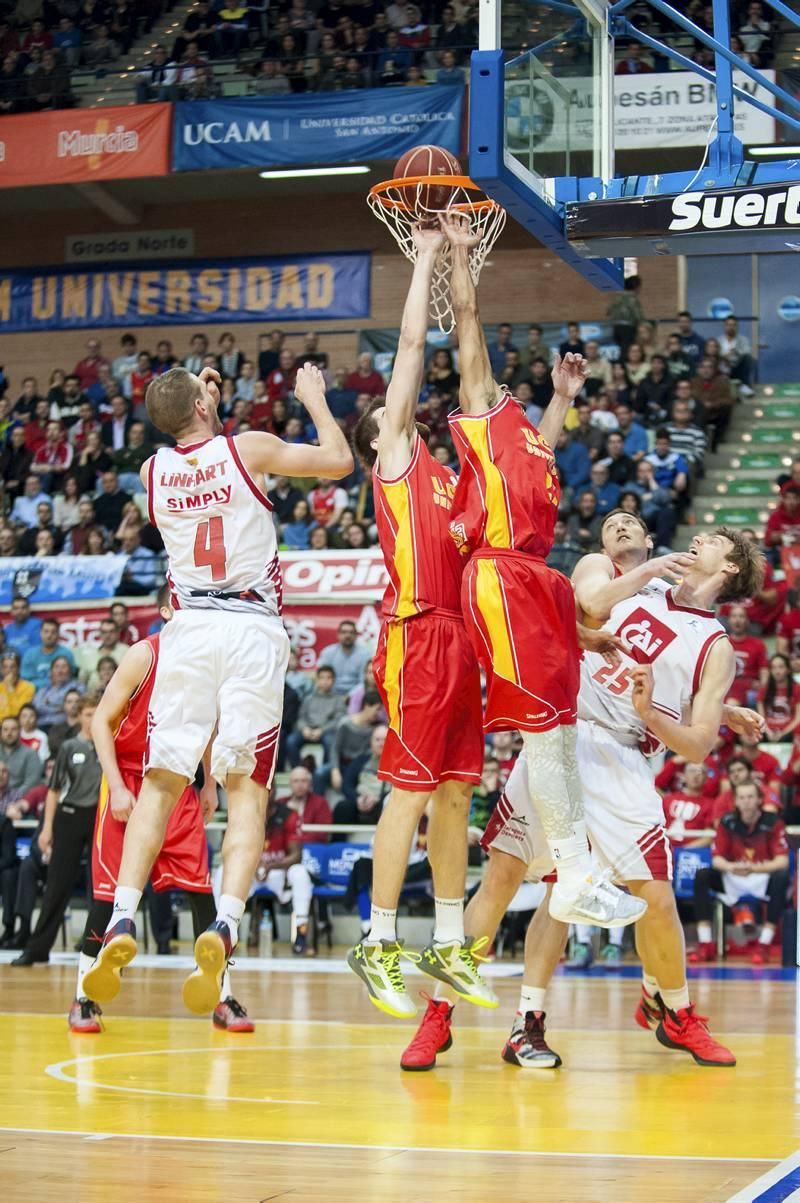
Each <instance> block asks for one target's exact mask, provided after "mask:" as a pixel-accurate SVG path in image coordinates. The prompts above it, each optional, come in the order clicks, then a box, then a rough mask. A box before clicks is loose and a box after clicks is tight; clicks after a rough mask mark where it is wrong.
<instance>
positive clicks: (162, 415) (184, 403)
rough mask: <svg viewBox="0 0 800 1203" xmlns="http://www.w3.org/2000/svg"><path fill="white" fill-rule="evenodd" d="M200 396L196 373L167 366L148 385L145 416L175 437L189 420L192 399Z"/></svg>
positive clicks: (164, 431) (191, 414)
mask: <svg viewBox="0 0 800 1203" xmlns="http://www.w3.org/2000/svg"><path fill="white" fill-rule="evenodd" d="M199 396H200V392H199V390H198V387H197V377H196V376H193V375H192V373H191V372H189V371H187V370H186V368H170V370H169V371H168V372H164V373H163V375H161V376H156V377H155V379H154V380H151V381H150V383H149V384H148V386H147V392H146V393H145V397H144V402H145V405H146V407H147V416H148V417H149V419H150V421H151V422H152V423H153V425H154V426H155V428H156V430H160V431H161V433H162V434H168V435H171V436H172V438H177V437H178V435H179V434H180V433H181V431H183V430H185V429H186V427H187V426H188V425H189V424H190V423H191V421H192V416H193V414H194V403H195V401H196V400H197V399H198V397H199Z"/></svg>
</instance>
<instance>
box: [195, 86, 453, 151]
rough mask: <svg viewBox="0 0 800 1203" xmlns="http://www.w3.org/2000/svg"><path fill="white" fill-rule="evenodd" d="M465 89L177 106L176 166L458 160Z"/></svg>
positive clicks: (332, 94) (436, 88) (386, 91)
mask: <svg viewBox="0 0 800 1203" xmlns="http://www.w3.org/2000/svg"><path fill="white" fill-rule="evenodd" d="M463 102H464V89H463V87H460V86H451V85H449V84H448V85H434V86H432V87H429V88H385V89H384V88H374V89H373V88H371V89H367V90H363V89H362V90H358V91H348V92H324V93H320V94H319V95H313V94H312V95H310V96H292V97H291V98H289V99H285V100H284V99H272V98H264V99H255V98H254V99H244V98H242V99H238V100H208V101H202V100H193V101H187V102H184V103H180V104H176V105H175V128H174V133H173V152H172V166H173V170H175V171H205V170H208V168H231V167H285V166H298V165H299V166H303V165H307V164H310V163H314V164H325V163H349V162H352V161H354V160H356V159H399V158H400V156H401V155H403V154H405V152H406V151H407V150H411V149H412V148H413V147H415V146H419V145H421V144H422V143H433V144H435V145H436V146H442V147H444V148H445V150H449V151H452V153H453V154H458V153H459V150H460V149H461V110H462V105H463Z"/></svg>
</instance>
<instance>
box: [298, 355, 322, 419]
mask: <svg viewBox="0 0 800 1203" xmlns="http://www.w3.org/2000/svg"><path fill="white" fill-rule="evenodd" d="M294 395H295V396H296V397H297V400H298V401H301V402H302V403H303V405H305V407H306V409H307V410H308V412H309V413H310V414H313V412H314V410H315V409H316V410H317V411H319V408H320V406H324V405H325V403H326V402H325V377H324V376H323V375H322V372H321V371H320V370H319V368H318V367H317V365H316V364H315V363H304V364H303V366H302V367H301V368H300V369H299V371H298V373H297V378H296V379H295V382H294Z"/></svg>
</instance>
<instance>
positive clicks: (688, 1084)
mask: <svg viewBox="0 0 800 1203" xmlns="http://www.w3.org/2000/svg"><path fill="white" fill-rule="evenodd" d="M161 961H162V965H163V963H164V961H165V959H164V958H162V959H161ZM340 968H341V963H340V961H339V960H338V959H337V958H334V959H333V960H331V961H325V960H322V959H321V960H319V961H316V962H313V963H310V962H304V963H301V964H300V966H299V967H298V965H297V963H296V962H294V963H292V962H289V961H282V960H276V961H275V962H273V963H272V965H271V968H269V969H255V968H252V969H251V968H248V966H247V962H246V961H245V960H243V961H241V962H239V965H238V966H237V968H236V970H235V971H234V973H235V975H236V976H235V985H236V993H237V994H238V996H239V997H240V999H241V1001H242V1002H244V1003H245V1004H246V1005H247V1006H248V1009H249V1010H250V1013H251V1014H252V1015H253V1016H254V1017H255V1018H256V1019H257V1021H258V1022H257V1028H256V1031H255V1033H253V1034H252V1035H245V1036H234V1035H228V1034H226V1033H220V1032H216V1031H214V1030H213V1028H212V1026H211V1023H210V1022H206V1021H205V1020H198V1019H195V1018H190V1017H187V1016H186V1015H185V1014H184V1013H183V1010H182V1005H181V1000H180V983H181V981H182V978H183V976H184V972H185V971H184V970H183V969H179V968H178V967H177V965H175V966H174V967H173V966H171V967H170V968H163V967H158V968H147V967H140V966H139V965H138V963H137V965H135V966H134V967H133V969H132V971H130V972H129V973H128V975H127V978H126V981H125V985H124V988H123V991H122V994H121V995H120V997H119V999H118V1000H117V1002H116V1003H115V1004H114V1005H113V1006H112V1007H110V1008H108V1009H107V1013H106V1016H105V1018H106V1031H105V1032H104V1033H103V1034H102V1035H101V1036H94V1037H92V1036H83V1037H80V1036H73V1035H71V1034H70V1033H69V1032H68V1031H67V1027H66V1020H65V1014H66V1009H67V1006H68V1004H69V1001H70V999H71V996H72V989H73V982H74V967H73V966H72V965H65V964H51V965H50V966H47V967H37V968H33V969H29V970H12V969H10V968H9V967H8V966H7V965H6V964H0V990H2V1011H3V1015H2V1022H3V1027H4V1036H5V1038H4V1040H3V1054H4V1055H3V1056H2V1058H0V1153H1V1154H2V1156H1V1157H0V1193H1V1197H2V1199H3V1200H4V1201H5V1200H13V1201H16V1200H31V1201H36V1203H50V1201H56V1200H57V1201H58V1203H73V1201H74V1203H128V1201H131V1203H133V1201H134V1200H135V1201H137V1203H151V1201H156V1200H158V1201H162V1200H163V1201H169V1203H195V1201H198V1203H200V1201H203V1203H260V1201H266V1200H276V1199H280V1200H286V1203H306V1201H308V1203H311V1201H314V1203H316V1201H322V1200H326V1201H330V1203H339V1201H340V1200H342V1201H345V1200H346V1201H347V1203H350V1201H351V1200H352V1201H354V1203H355V1201H356V1200H359V1201H364V1203H373V1201H374V1203H401V1201H402V1203H428V1201H431V1203H432V1201H433V1200H438V1199H443V1200H453V1201H457V1203H494V1201H495V1200H498V1201H508V1203H528V1201H532V1200H537V1201H538V1200H542V1201H544V1203H562V1201H563V1203H567V1201H569V1203H572V1201H575V1203H577V1201H578V1200H580V1201H581V1203H584V1201H589V1203H594V1201H597V1203H629V1201H631V1203H632V1201H635V1203H640V1201H641V1203H644V1201H646V1203H674V1201H676V1200H688V1201H689V1203H722V1201H723V1200H728V1199H731V1198H732V1197H733V1196H735V1195H736V1196H737V1198H738V1197H740V1196H738V1195H737V1192H740V1191H742V1190H745V1189H746V1188H747V1187H748V1184H751V1183H753V1182H754V1181H755V1180H756V1179H758V1178H759V1177H760V1175H762V1174H764V1173H765V1172H767V1171H769V1170H770V1169H771V1167H772V1166H773V1165H774V1164H775V1163H776V1162H780V1161H782V1160H783V1159H785V1158H787V1157H788V1156H789V1155H790V1154H792V1153H793V1152H794V1151H795V1150H796V1149H797V1148H798V1147H800V1110H799V1109H798V1108H799V1107H800V1103H799V1102H798V1096H797V1084H796V1075H797V1045H796V1012H795V1007H796V999H795V984H794V982H793V981H791V980H779V979H780V975H779V974H772V973H769V972H768V971H760V972H759V971H753V972H750V971H747V972H745V973H743V974H742V975H741V976H740V978H739V980H724V981H721V980H715V978H714V975H713V974H711V973H709V974H707V975H705V976H704V977H703V978H702V979H700V980H697V981H695V982H694V983H693V993H694V995H695V997H696V999H697V1001H698V1003H699V1007H700V1009H701V1010H702V1011H703V1012H704V1013H705V1014H710V1015H711V1016H712V1017H713V1021H714V1031H715V1032H716V1033H717V1034H718V1035H720V1036H723V1035H724V1036H725V1037H726V1039H727V1040H728V1042H729V1043H730V1044H731V1045H732V1046H733V1047H734V1049H735V1051H736V1053H737V1055H738V1057H739V1065H738V1066H737V1067H736V1068H735V1069H733V1070H722V1069H720V1070H711V1069H701V1068H699V1067H696V1066H694V1064H693V1063H692V1062H691V1061H690V1060H689V1059H688V1058H687V1057H685V1056H684V1055H682V1054H678V1053H670V1052H668V1051H666V1050H664V1049H662V1048H661V1046H660V1045H658V1044H657V1042H656V1041H655V1038H654V1037H653V1036H652V1035H651V1034H648V1033H646V1032H643V1031H641V1030H640V1029H639V1028H637V1027H636V1026H635V1025H634V1024H633V1021H632V1013H633V1009H634V1007H635V1003H636V997H637V992H638V982H637V980H636V978H635V977H627V978H626V977H622V976H617V975H614V974H599V975H598V974H595V975H593V976H589V977H584V976H573V975H562V976H560V977H559V978H558V979H557V981H556V983H555V985H554V987H553V990H552V994H551V1000H550V1017H549V1032H550V1035H551V1037H552V1039H551V1043H552V1045H553V1046H554V1047H555V1048H556V1049H557V1050H558V1051H559V1053H560V1054H561V1056H562V1058H563V1059H564V1067H563V1068H562V1069H560V1070H557V1071H552V1072H551V1071H541V1072H525V1071H521V1070H518V1069H515V1068H513V1067H511V1066H507V1065H505V1064H504V1063H503V1062H502V1061H501V1059H500V1050H501V1049H502V1046H503V1042H504V1039H505V1036H506V1033H507V1030H508V1027H509V1024H510V1018H511V1015H512V1014H513V1010H514V1007H515V1004H516V1000H517V994H518V989H519V978H518V977H505V978H502V979H501V980H500V981H499V983H498V992H499V994H500V996H501V999H502V1003H503V1005H502V1008H501V1010H500V1011H494V1012H485V1011H480V1010H478V1009H477V1008H472V1007H468V1006H467V1005H466V1004H463V1005H460V1006H459V1008H458V1009H457V1013H456V1027H455V1029H454V1034H455V1040H454V1045H453V1048H452V1049H451V1050H450V1051H449V1052H448V1053H447V1054H445V1055H444V1056H443V1057H442V1058H441V1059H440V1063H439V1067H437V1069H436V1070H435V1071H434V1072H432V1073H428V1074H406V1073H402V1072H401V1071H400V1069H399V1067H398V1057H399V1054H400V1052H401V1051H402V1049H403V1047H404V1045H405V1043H406V1042H407V1040H408V1038H409V1037H410V1035H411V1033H412V1031H413V1027H412V1026H410V1025H404V1024H402V1023H398V1022H394V1021H392V1020H390V1019H387V1018H384V1017H383V1016H381V1015H380V1014H379V1013H378V1012H377V1011H375V1010H374V1009H373V1008H372V1007H371V1006H370V1005H369V1003H368V1002H367V1001H366V999H365V997H364V996H363V994H362V991H361V988H360V984H359V983H358V982H357V980H356V979H355V978H352V977H351V975H350V974H349V973H348V972H347V971H345V972H344V973H342V972H340ZM505 971H506V972H509V971H510V972H512V973H513V972H515V971H514V970H513V968H511V969H510V970H509V969H508V968H506V969H505ZM776 979H777V980H776ZM409 982H410V985H411V986H412V988H413V989H414V990H415V991H416V990H417V989H420V988H423V987H424V985H425V982H426V979H423V978H421V977H418V976H412V977H410V978H409ZM747 1197H751V1196H749V1195H748V1196H747ZM756 1197H758V1196H757V1195H756V1194H753V1195H752V1198H756ZM772 1197H773V1196H771V1195H770V1196H769V1198H770V1199H771V1198H772ZM774 1197H775V1198H776V1199H777V1198H781V1199H783V1198H788V1197H792V1198H796V1197H800V1196H795V1195H791V1196H789V1195H785V1194H777V1195H775V1196H774ZM764 1198H765V1199H766V1198H767V1196H766V1195H765V1196H764Z"/></svg>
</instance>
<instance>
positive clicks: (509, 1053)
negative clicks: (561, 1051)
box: [503, 1011, 561, 1069]
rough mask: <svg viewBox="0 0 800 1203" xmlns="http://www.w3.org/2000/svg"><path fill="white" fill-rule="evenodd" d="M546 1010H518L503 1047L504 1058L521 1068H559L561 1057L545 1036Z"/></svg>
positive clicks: (510, 1063)
mask: <svg viewBox="0 0 800 1203" xmlns="http://www.w3.org/2000/svg"><path fill="white" fill-rule="evenodd" d="M544 1020H545V1014H544V1011H526V1012H525V1014H524V1015H520V1014H519V1012H517V1015H516V1018H515V1019H514V1026H513V1027H512V1029H511V1035H510V1036H509V1038H508V1040H507V1041H506V1044H505V1048H504V1049H503V1060H504V1061H507V1062H508V1064H509V1065H518V1066H520V1068H521V1069H558V1067H559V1065H560V1064H561V1058H560V1057H559V1055H558V1053H555V1052H553V1050H552V1049H551V1048H550V1047H549V1046H548V1044H547V1041H546V1040H545V1038H544V1033H545V1026H544Z"/></svg>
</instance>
